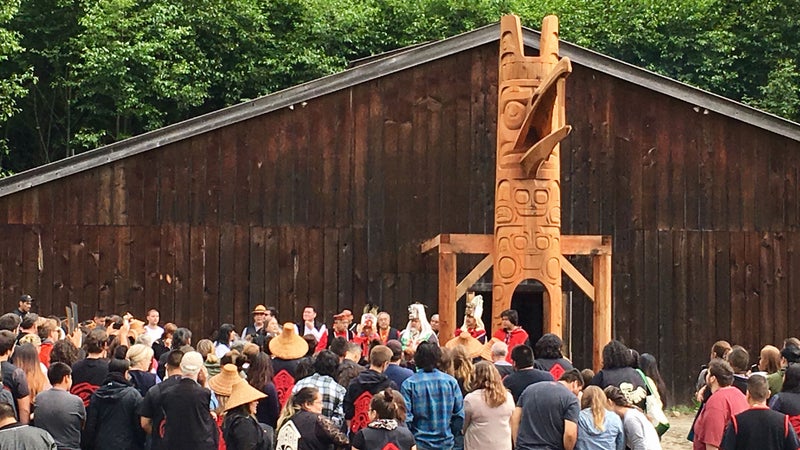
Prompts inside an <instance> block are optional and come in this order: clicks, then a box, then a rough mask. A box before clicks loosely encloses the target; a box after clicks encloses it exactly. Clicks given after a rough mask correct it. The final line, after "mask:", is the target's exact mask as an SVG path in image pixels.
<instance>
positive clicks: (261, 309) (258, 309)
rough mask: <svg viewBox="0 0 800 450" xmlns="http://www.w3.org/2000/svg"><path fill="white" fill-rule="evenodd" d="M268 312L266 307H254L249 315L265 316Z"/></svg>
mask: <svg viewBox="0 0 800 450" xmlns="http://www.w3.org/2000/svg"><path fill="white" fill-rule="evenodd" d="M268 312H269V311H267V307H266V306H264V305H256V307H255V308H253V312H252V313H251V314H266V313H268Z"/></svg>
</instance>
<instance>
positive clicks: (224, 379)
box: [208, 364, 244, 396]
mask: <svg viewBox="0 0 800 450" xmlns="http://www.w3.org/2000/svg"><path fill="white" fill-rule="evenodd" d="M243 381H244V380H243V379H242V377H240V376H239V369H237V368H236V366H235V365H233V364H225V365H224V366H223V367H222V371H221V372H220V373H218V374H217V375H214V376H213V377H211V378H209V379H208V387H210V388H211V390H212V391H214V393H215V394H217V395H224V396H229V395H231V392H233V386H234V385H235V384H237V383H241V382H243Z"/></svg>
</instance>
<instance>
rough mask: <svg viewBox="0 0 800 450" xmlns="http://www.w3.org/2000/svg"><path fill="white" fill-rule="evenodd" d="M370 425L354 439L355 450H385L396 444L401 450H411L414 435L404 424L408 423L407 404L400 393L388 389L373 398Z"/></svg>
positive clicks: (413, 446)
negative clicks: (384, 449)
mask: <svg viewBox="0 0 800 450" xmlns="http://www.w3.org/2000/svg"><path fill="white" fill-rule="evenodd" d="M369 418H370V423H369V424H368V425H367V427H366V428H363V429H361V430H360V431H359V432H358V433H356V435H355V436H354V437H353V438H352V440H351V442H350V443H351V444H352V446H353V450H365V449H371V448H385V446H386V445H388V444H394V445H395V446H396V447H397V448H398V449H399V450H411V449H414V448H416V446H415V445H414V435H413V434H411V431H409V430H408V428H406V427H405V426H404V425H403V423H404V422H405V421H406V403H405V401H404V400H403V397H402V396H401V395H400V393H399V392H397V391H395V390H393V389H392V388H386V389H384V390H383V391H381V392H378V393H377V394H375V396H374V397H372V402H371V403H370V410H369Z"/></svg>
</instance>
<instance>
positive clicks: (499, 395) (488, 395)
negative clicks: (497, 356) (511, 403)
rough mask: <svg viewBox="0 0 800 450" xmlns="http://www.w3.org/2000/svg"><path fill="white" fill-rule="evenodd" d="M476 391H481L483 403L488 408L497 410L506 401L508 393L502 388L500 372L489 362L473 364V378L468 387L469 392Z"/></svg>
mask: <svg viewBox="0 0 800 450" xmlns="http://www.w3.org/2000/svg"><path fill="white" fill-rule="evenodd" d="M478 389H483V401H485V402H486V404H487V405H489V407H490V408H497V407H499V406H500V405H502V404H504V403H505V402H506V400H507V399H508V395H507V393H508V391H507V390H506V387H505V386H503V380H502V379H501V378H500V372H498V371H497V367H495V366H494V364H492V363H490V362H489V361H481V362H479V363H478V364H475V377H474V378H473V379H472V383H471V384H470V385H469V390H470V391H476V390H478Z"/></svg>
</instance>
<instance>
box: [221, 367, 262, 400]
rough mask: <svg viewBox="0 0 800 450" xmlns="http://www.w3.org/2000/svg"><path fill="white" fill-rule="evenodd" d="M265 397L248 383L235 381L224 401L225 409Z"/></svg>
mask: <svg viewBox="0 0 800 450" xmlns="http://www.w3.org/2000/svg"><path fill="white" fill-rule="evenodd" d="M226 365H227V364H226ZM266 397H267V394H265V393H263V392H261V391H259V390H258V389H256V388H254V387H253V386H250V385H249V384H248V383H236V384H234V385H233V392H231V396H230V398H229V399H228V402H227V403H225V411H230V410H231V409H233V408H236V407H237V406H242V405H246V404H248V403H250V402H254V401H257V400H261V399H262V398H266Z"/></svg>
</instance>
